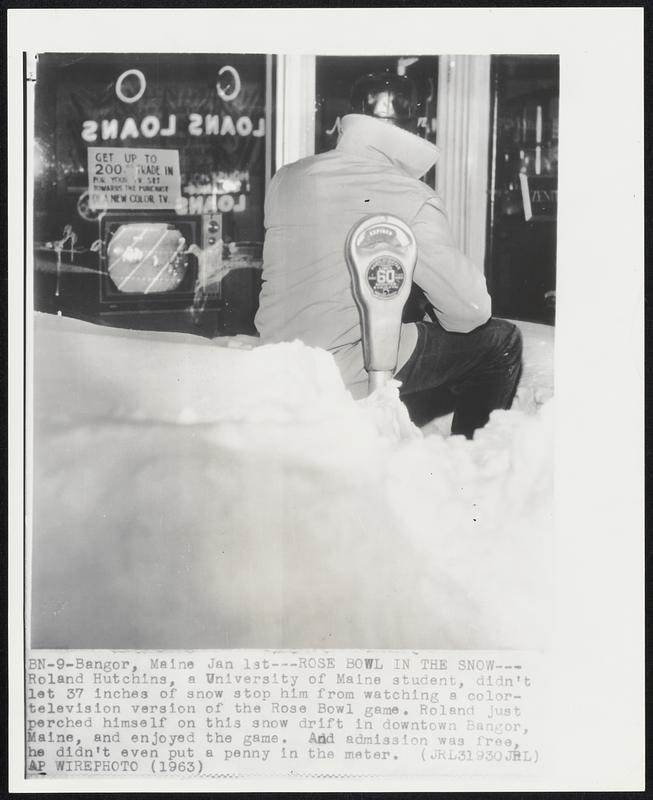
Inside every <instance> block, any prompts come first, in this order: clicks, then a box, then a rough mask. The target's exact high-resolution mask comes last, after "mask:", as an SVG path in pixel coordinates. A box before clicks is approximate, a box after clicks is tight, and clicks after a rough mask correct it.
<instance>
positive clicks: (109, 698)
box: [25, 650, 543, 778]
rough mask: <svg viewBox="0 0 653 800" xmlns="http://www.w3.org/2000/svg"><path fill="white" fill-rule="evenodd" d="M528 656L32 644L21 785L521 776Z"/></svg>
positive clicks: (535, 729)
mask: <svg viewBox="0 0 653 800" xmlns="http://www.w3.org/2000/svg"><path fill="white" fill-rule="evenodd" d="M538 674H539V658H538V657H537V656H536V655H535V654H532V653H515V652H499V653H485V652H483V653H478V652H477V651H455V652H453V651H447V652H444V651H437V652H435V651H424V652H419V653H418V652H412V651H398V652H387V651H382V652H379V651H372V652H359V651H328V652H324V653H323V652H316V651H298V652H292V651H249V650H247V651H205V650H200V651H189V652H182V651H178V652H177V651H174V652H173V651H166V652H159V651H147V652H136V651H103V650H86V651H71V650H56V651H53V650H34V651H31V652H30V653H28V655H27V660H26V683H25V731H26V750H25V754H26V758H25V773H26V776H27V777H28V778H39V777H47V778H56V777H62V778H72V777H82V776H83V777H92V776H98V777H105V778H106V777H112V776H113V777H127V776H132V777H135V776H138V777H142V776H147V775H151V776H157V777H175V778H180V777H189V778H197V777H220V776H223V777H238V776H242V777H246V776H265V775H287V776H297V777H302V776H311V777H312V776H320V775H324V776H327V775H328V776H333V775H351V776H358V775H379V776H383V775H402V774H406V775H408V774H412V775H415V774H421V775H438V774H443V775H444V774H449V775H450V774H463V775H465V774H467V775H478V774H495V775H503V774H533V772H534V771H535V770H537V769H538V765H539V764H540V763H541V762H542V760H543V754H542V752H541V748H542V746H543V736H542V733H541V714H540V712H539V707H540V705H541V702H542V691H541V689H542V686H541V681H540V680H539V678H538Z"/></svg>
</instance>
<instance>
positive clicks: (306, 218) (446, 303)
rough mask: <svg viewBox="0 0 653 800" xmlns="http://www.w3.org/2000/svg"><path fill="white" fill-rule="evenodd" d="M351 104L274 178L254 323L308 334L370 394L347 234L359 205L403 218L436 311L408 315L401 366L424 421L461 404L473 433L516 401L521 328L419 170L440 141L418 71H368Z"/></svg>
mask: <svg viewBox="0 0 653 800" xmlns="http://www.w3.org/2000/svg"><path fill="white" fill-rule="evenodd" d="M352 107H353V110H354V113H352V114H348V115H347V116H345V117H344V118H343V120H342V135H341V137H340V140H339V142H338V145H337V147H336V148H335V150H332V151H331V152H328V153H322V154H321V155H317V156H311V157H309V158H304V159H301V160H300V161H297V162H295V163H294V164H289V165H287V166H285V167H283V168H282V169H280V170H279V171H278V172H277V174H276V175H275V176H274V178H273V180H272V182H271V183H270V187H269V189H268V194H267V197H266V203H265V227H266V236H265V245H264V250H263V287H262V290H261V296H260V304H259V310H258V312H257V315H256V327H257V329H258V331H259V333H260V335H261V340H262V341H263V342H280V341H291V340H293V339H300V340H301V341H303V342H305V343H307V344H309V345H314V346H318V347H322V348H325V349H327V350H329V351H330V352H331V353H333V355H334V358H335V360H336V363H337V364H338V366H339V368H340V371H341V373H342V375H343V379H344V381H345V384H346V385H347V387H348V388H349V390H350V391H351V393H352V394H353V395H354V397H362V396H364V394H365V391H366V386H367V376H366V373H365V369H364V365H363V352H362V343H361V329H360V319H359V315H358V310H357V308H356V305H355V303H354V299H353V295H352V290H351V282H350V277H349V272H348V269H347V265H346V262H345V255H344V242H345V239H346V237H347V233H348V232H349V230H350V228H351V227H352V225H353V224H354V223H355V222H357V221H358V220H360V219H361V218H362V217H363V216H366V215H369V214H383V213H385V214H394V215H396V216H398V217H400V218H402V219H403V220H404V221H405V222H406V223H407V224H408V225H410V227H411V228H412V230H413V232H414V234H415V238H416V240H417V248H418V260H417V265H416V267H415V272H414V276H413V283H414V284H417V286H419V287H420V288H421V289H422V291H423V292H424V295H425V297H426V299H427V300H428V302H429V303H430V306H431V307H432V320H430V321H426V320H424V321H418V322H407V323H404V324H403V325H402V329H401V338H400V343H399V358H398V364H397V372H396V373H395V377H396V378H397V379H398V380H400V381H401V382H402V387H401V396H402V399H403V400H404V402H405V403H406V405H407V406H408V409H409V412H410V413H411V417H412V418H413V420H414V421H415V422H416V423H417V424H425V423H426V422H428V421H429V420H430V419H432V418H434V417H435V416H437V415H438V414H440V413H445V412H446V411H448V410H453V411H454V419H453V424H452V433H454V434H455V433H461V434H464V435H465V436H467V437H468V438H471V437H472V436H473V433H474V430H476V429H477V428H479V427H481V426H483V425H485V423H486V422H487V420H488V417H489V414H490V412H491V411H492V410H494V409H495V408H508V407H510V404H511V402H512V398H513V396H514V392H515V389H516V386H517V382H518V380H519V374H520V370H521V337H520V334H519V331H518V330H517V328H516V327H515V326H514V325H512V324H511V323H508V322H506V321H504V320H496V319H491V301H490V297H489V295H488V293H487V289H486V286H485V279H484V276H483V274H482V272H481V271H480V270H479V269H478V268H477V267H476V266H475V265H474V264H472V263H471V262H470V261H469V259H468V258H467V257H466V256H465V255H463V253H461V252H460V250H459V249H458V248H457V247H456V245H455V243H454V241H453V237H452V235H451V231H450V229H449V225H448V223H447V219H446V216H445V213H444V209H443V206H442V201H441V200H440V198H439V197H438V195H437V194H436V193H435V192H434V191H433V189H431V188H430V187H429V186H427V185H426V184H425V183H423V182H421V181H420V180H419V178H420V177H421V176H423V175H424V174H425V173H426V172H427V171H428V170H429V169H430V168H431V167H432V166H433V164H434V163H435V161H436V160H437V157H438V155H439V151H438V148H437V147H435V145H433V144H431V143H430V142H427V141H426V140H425V139H422V138H420V137H419V136H417V135H416V133H414V132H413V131H415V130H416V128H415V121H416V113H415V112H416V104H415V91H414V87H413V86H412V84H411V82H410V81H409V80H408V79H407V78H400V77H398V76H396V75H391V74H389V73H383V74H380V75H369V76H365V77H364V78H362V79H361V80H359V81H357V83H356V84H355V86H354V89H353V92H352Z"/></svg>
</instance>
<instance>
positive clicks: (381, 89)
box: [350, 72, 417, 133]
mask: <svg viewBox="0 0 653 800" xmlns="http://www.w3.org/2000/svg"><path fill="white" fill-rule="evenodd" d="M350 100H351V110H352V112H353V113H354V114H365V115H367V116H370V117H375V118H376V119H379V120H381V121H383V122H387V123H389V124H391V125H396V126H397V127H399V128H403V129H404V130H406V131H410V132H411V133H416V132H417V89H416V87H415V84H414V83H413V82H412V81H411V80H410V78H408V77H406V76H405V75H404V76H402V75H393V74H392V73H391V72H376V73H369V74H368V75H363V76H362V77H360V78H359V79H358V80H357V81H356V82H355V83H354V85H353V86H352V90H351V96H350Z"/></svg>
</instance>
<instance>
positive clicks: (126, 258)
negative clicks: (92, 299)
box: [107, 222, 191, 294]
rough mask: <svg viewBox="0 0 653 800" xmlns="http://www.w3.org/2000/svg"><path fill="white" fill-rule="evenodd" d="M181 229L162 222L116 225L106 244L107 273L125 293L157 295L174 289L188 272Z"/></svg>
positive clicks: (120, 290)
mask: <svg viewBox="0 0 653 800" xmlns="http://www.w3.org/2000/svg"><path fill="white" fill-rule="evenodd" d="M189 244H191V242H187V241H186V237H185V236H184V235H183V233H182V231H181V230H179V229H178V228H176V227H175V226H174V225H171V224H166V223H164V222H131V223H125V224H122V225H119V226H118V228H117V229H116V230H115V232H113V233H112V235H111V238H110V240H109V242H108V244H107V272H108V273H109V277H110V278H111V281H112V282H113V285H114V286H115V288H116V289H117V291H119V292H124V293H125V294H161V293H163V292H172V291H174V290H175V289H177V288H178V287H179V286H180V285H181V283H182V282H183V280H184V277H185V276H186V274H187V272H188V253H187V249H188V245H189Z"/></svg>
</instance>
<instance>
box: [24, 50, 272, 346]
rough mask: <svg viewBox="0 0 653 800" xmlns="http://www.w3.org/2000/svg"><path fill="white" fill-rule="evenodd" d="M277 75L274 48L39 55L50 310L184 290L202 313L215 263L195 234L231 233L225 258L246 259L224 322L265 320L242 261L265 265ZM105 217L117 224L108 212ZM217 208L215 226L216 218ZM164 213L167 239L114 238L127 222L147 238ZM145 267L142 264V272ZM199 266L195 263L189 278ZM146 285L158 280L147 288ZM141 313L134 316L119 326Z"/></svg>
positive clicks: (149, 304) (227, 287) (219, 322)
mask: <svg viewBox="0 0 653 800" xmlns="http://www.w3.org/2000/svg"><path fill="white" fill-rule="evenodd" d="M269 73H270V69H269V59H266V56H265V55H242V54H241V55H239V54H225V55H214V54H211V55H208V54H206V55H205V54H124V53H122V54H101V53H97V54H62V53H45V54H41V55H40V56H39V59H38V67H37V81H36V88H35V143H34V145H35V159H34V161H35V176H34V180H35V193H34V196H35V201H34V239H35V242H34V245H35V268H36V276H35V299H36V305H37V308H38V309H39V310H45V311H62V313H65V314H69V315H73V316H84V317H91V318H92V317H94V316H96V315H105V318H104V319H103V320H102V321H104V322H106V321H109V322H111V320H108V317H106V315H107V314H109V313H110V312H112V313H114V318H113V319H114V321H117V320H118V316H116V314H119V313H122V314H123V315H124V314H127V313H128V312H129V313H130V314H132V316H134V315H137V312H147V311H159V312H161V311H162V310H164V309H163V308H162V307H159V306H157V296H160V297H159V299H161V300H162V301H163V299H165V303H166V305H165V309H167V310H171V308H172V305H174V303H173V300H175V299H176V300H177V301H178V302H177V306H178V308H177V311H179V312H188V311H195V312H196V311H197V310H198V309H197V303H195V308H194V309H193V301H194V290H195V288H197V287H196V283H197V281H198V280H199V279H200V278H201V277H202V275H203V274H204V273H202V271H201V264H200V262H199V260H198V256H197V252H195V253H194V254H193V253H192V248H193V245H194V246H195V248H199V249H201V248H204V247H206V246H207V244H208V243H209V242H212V243H214V242H216V241H220V240H221V241H222V243H223V252H222V253H221V259H220V260H221V261H222V262H223V267H224V265H229V264H231V266H232V267H238V268H239V270H238V271H237V270H236V269H232V270H231V274H229V275H227V276H226V277H225V278H224V281H220V285H219V286H218V284H217V283H216V284H215V286H214V292H213V295H214V297H215V298H218V297H219V298H220V303H219V306H220V310H221V314H220V315H218V317H216V315H215V314H214V315H213V316H212V318H211V323H210V324H211V325H213V326H214V327H217V328H222V327H225V326H226V327H227V328H228V327H229V325H228V323H229V319H230V318H232V321H233V316H234V314H236V313H237V312H238V309H240V310H242V312H243V315H245V316H251V317H252V318H253V310H252V308H251V307H250V308H247V309H246V308H245V306H247V305H249V306H251V305H252V303H253V302H255V298H256V296H257V287H256V286H255V285H254V284H255V278H254V277H253V276H252V275H246V274H245V272H243V271H242V269H241V268H243V267H244V268H247V267H248V266H249V267H251V268H252V269H256V268H258V267H260V255H261V253H260V251H261V242H262V241H263V232H264V231H263V202H264V192H265V182H266V174H269V171H270V165H269V164H268V163H266V159H267V160H269V158H270V155H269V154H270V153H271V151H272V148H271V146H270V143H269V141H268V137H269V135H270V132H269V131H268V126H269V120H270V114H271V109H270V108H267V107H266V81H267V80H269ZM211 215H212V216H211ZM105 216H106V217H107V218H110V217H112V218H113V222H112V223H111V224H109V223H108V222H107V220H104V224H103V217H105ZM209 216H210V217H211V219H213V223H212V224H213V228H214V230H213V233H212V234H211V232H210V231H209V228H208V223H206V222H204V223H203V222H202V220H203V219H204V220H206V219H207V218H208V217H209ZM132 217H133V220H132V219H131V218H132ZM132 222H133V224H132ZM158 225H163V226H164V229H165V227H166V226H168V227H169V228H170V231H169V232H168V233H166V237H167V238H166V239H165V247H163V245H161V246H159V248H158V249H155V250H153V251H152V252H151V253H150V252H149V250H150V249H152V248H145V249H143V248H142V247H140V246H139V243H138V241H134V242H133V243H132V246H130V247H129V248H127V249H126V250H125V252H124V253H123V252H122V251H121V253H120V258H117V256H116V253H117V252H118V250H117V248H118V245H115V244H114V245H113V246H112V245H111V242H110V240H109V238H107V237H110V236H113V235H114V233H115V231H117V230H119V229H120V230H122V231H123V235H126V233H125V232H130V236H131V233H134V235H135V236H139V235H140V233H139V232H146V233H147V235H145V234H144V235H143V237H141V238H142V242H141V244H143V243H145V242H146V240H148V241H149V238H152V236H153V235H154V234H153V231H156V230H158V228H156V226H158ZM153 226H155V227H153ZM148 237H149V238H148ZM132 238H133V237H132ZM154 238H156V237H154ZM130 241H131V239H130ZM139 241H140V240H139ZM162 248H163V249H162ZM171 248H172V249H171ZM170 249H171V253H170V254H168V255H169V257H168V256H166V253H167V252H168V250H170ZM141 251H143V252H142V253H141ZM139 254H141V255H142V256H143V257H142V258H140V257H139V258H137V255H139ZM130 259H131V260H130ZM127 261H128V262H129V264H130V265H131V266H127V265H126V262H127ZM138 265H140V266H138ZM166 265H167V266H168V267H169V268H170V270H171V271H170V272H169V274H168V273H167V272H166V271H165V270H166ZM214 266H215V265H214ZM136 268H138V270H140V272H139V273H138V274H131V270H132V269H136ZM125 270H126V272H125ZM157 270H158V272H157ZM188 270H190V271H191V272H192V275H190V273H189V274H188V275H186V277H184V276H185V273H186V272H187V271H188ZM109 272H110V273H111V274H112V275H114V277H115V276H116V275H119V276H120V278H119V280H118V283H119V284H120V286H122V289H121V292H122V293H123V294H128V295H129V296H130V299H131V300H132V301H133V303H132V305H131V307H130V308H127V305H126V303H123V304H122V305H121V306H119V307H117V306H116V307H114V306H112V304H111V303H109V294H111V298H112V299H115V297H116V296H117V295H116V292H115V289H116V284H115V281H113V282H112V283H111V284H110V288H112V290H113V292H112V293H110V292H109V290H108V289H107V287H108V286H109V284H108V283H106V280H105V279H106V277H107V274H108V273H109ZM123 272H125V274H124V275H123V274H122V273H123ZM141 272H142V275H141ZM159 272H161V274H159ZM55 273H56V275H55ZM146 273H147V274H146ZM139 276H140V277H139ZM103 281H105V283H103ZM246 284H247V285H246ZM139 286H142V287H144V288H145V287H149V288H148V290H147V291H143V292H139V291H137V289H138V287H139ZM125 289H128V291H125ZM243 292H244V294H243ZM164 295H165V298H164ZM138 300H140V301H142V302H140V303H138V302H137V301H138ZM204 300H206V298H204ZM216 307H217V306H216ZM238 313H239V312H238ZM199 316H200V317H201V316H202V315H201V314H200V315H199ZM197 319H198V314H197V313H195V314H194V320H195V322H197ZM243 319H244V316H243ZM189 320H191V317H189V316H188V314H186V316H184V314H183V313H181V314H178V315H177V318H176V319H174V320H173V319H172V317H170V318H169V319H167V320H163V321H160V322H159V323H157V324H158V325H160V326H164V327H165V326H166V325H170V326H171V327H174V328H177V329H178V328H179V327H180V326H181V327H182V328H184V327H185V326H186V322H188V321H189ZM191 321H192V320H191ZM205 321H206V319H205ZM133 322H134V320H131V319H128V318H127V317H125V318H124V319H121V321H120V323H119V324H123V323H124V324H132V323H133ZM111 324H113V322H111ZM146 324H147V325H148V326H150V325H151V324H152V318H150V319H149V320H148V322H147V323H146ZM243 324H244V323H243ZM232 327H233V325H232ZM236 327H242V325H241V322H238V323H237V325H236ZM245 328H247V325H245ZM214 332H219V331H214ZM227 332H233V331H232V330H229V331H227Z"/></svg>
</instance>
